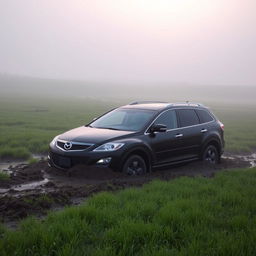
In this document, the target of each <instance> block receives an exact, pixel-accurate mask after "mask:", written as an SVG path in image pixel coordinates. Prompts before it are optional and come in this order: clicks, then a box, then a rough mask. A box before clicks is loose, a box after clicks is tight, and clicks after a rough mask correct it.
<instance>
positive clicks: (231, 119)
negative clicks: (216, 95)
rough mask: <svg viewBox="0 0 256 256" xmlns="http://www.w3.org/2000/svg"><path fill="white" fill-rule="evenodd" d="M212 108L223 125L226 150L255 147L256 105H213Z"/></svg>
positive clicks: (241, 150) (246, 149)
mask: <svg viewBox="0 0 256 256" xmlns="http://www.w3.org/2000/svg"><path fill="white" fill-rule="evenodd" d="M212 110H213V111H214V113H215V114H216V115H217V117H218V118H219V119H220V120H221V121H222V122H223V123H224V125H225V141H226V148H225V150H226V151H230V152H237V153H240V152H250V151H253V150H255V149H256V105H234V104H230V105H227V104H226V105H222V104H220V105H218V106H217V105H214V106H212Z"/></svg>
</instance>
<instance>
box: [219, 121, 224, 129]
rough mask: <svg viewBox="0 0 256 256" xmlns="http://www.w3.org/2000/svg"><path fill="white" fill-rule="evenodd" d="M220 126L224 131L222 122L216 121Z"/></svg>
mask: <svg viewBox="0 0 256 256" xmlns="http://www.w3.org/2000/svg"><path fill="white" fill-rule="evenodd" d="M218 123H219V125H220V128H221V129H222V130H223V131H224V124H223V123H222V122H221V121H218Z"/></svg>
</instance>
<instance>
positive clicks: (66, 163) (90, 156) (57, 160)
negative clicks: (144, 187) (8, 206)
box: [48, 149, 121, 170]
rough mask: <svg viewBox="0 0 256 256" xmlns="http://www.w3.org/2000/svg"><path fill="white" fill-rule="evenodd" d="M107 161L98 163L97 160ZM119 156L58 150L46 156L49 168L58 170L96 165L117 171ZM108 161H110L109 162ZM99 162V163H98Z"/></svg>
mask: <svg viewBox="0 0 256 256" xmlns="http://www.w3.org/2000/svg"><path fill="white" fill-rule="evenodd" d="M102 159H104V160H106V159H107V160H108V161H99V160H102ZM120 159H121V156H120V155H119V153H118V152H115V151H114V152H92V151H90V152H88V151H87V152H86V151H85V152H79V153H77V152H76V153H75V152H60V151H59V150H56V151H54V150H52V149H51V150H50V151H49V154H48V163H49V165H50V166H52V167H55V168H58V169H69V168H72V167H73V166H75V165H79V164H83V165H97V166H102V167H109V168H112V169H114V170H118V169H119V168H120V166H121V161H120ZM109 160H110V161H109ZM98 161H99V163H98Z"/></svg>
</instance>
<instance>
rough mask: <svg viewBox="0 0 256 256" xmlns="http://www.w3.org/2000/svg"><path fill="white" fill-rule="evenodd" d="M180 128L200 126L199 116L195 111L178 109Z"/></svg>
mask: <svg viewBox="0 0 256 256" xmlns="http://www.w3.org/2000/svg"><path fill="white" fill-rule="evenodd" d="M177 113H178V116H179V122H180V127H186V126H192V125H196V124H199V119H198V116H197V114H196V112H195V110H193V109H178V110H177Z"/></svg>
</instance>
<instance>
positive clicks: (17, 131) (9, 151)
mask: <svg viewBox="0 0 256 256" xmlns="http://www.w3.org/2000/svg"><path fill="white" fill-rule="evenodd" d="M111 108H113V104H112V105H111V104H110V103H102V102H98V103H95V102H92V101H89V100H85V101H82V100H80V101H70V100H68V99H54V100H46V99H40V98H38V99H36V100H32V99H27V100H26V99H23V100H18V99H16V98H13V99H1V100H0V135H1V136H0V145H1V147H0V157H13V158H25V159H29V158H30V157H31V153H46V152H47V151H48V146H49V143H50V141H51V140H52V139H53V137H55V136H56V135H58V134H60V133H63V132H65V131H67V130H69V129H71V128H75V127H78V126H81V125H84V124H86V123H88V122H89V121H91V120H92V119H93V118H94V117H96V116H98V115H100V114H102V113H104V112H105V111H106V110H108V109H111Z"/></svg>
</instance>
